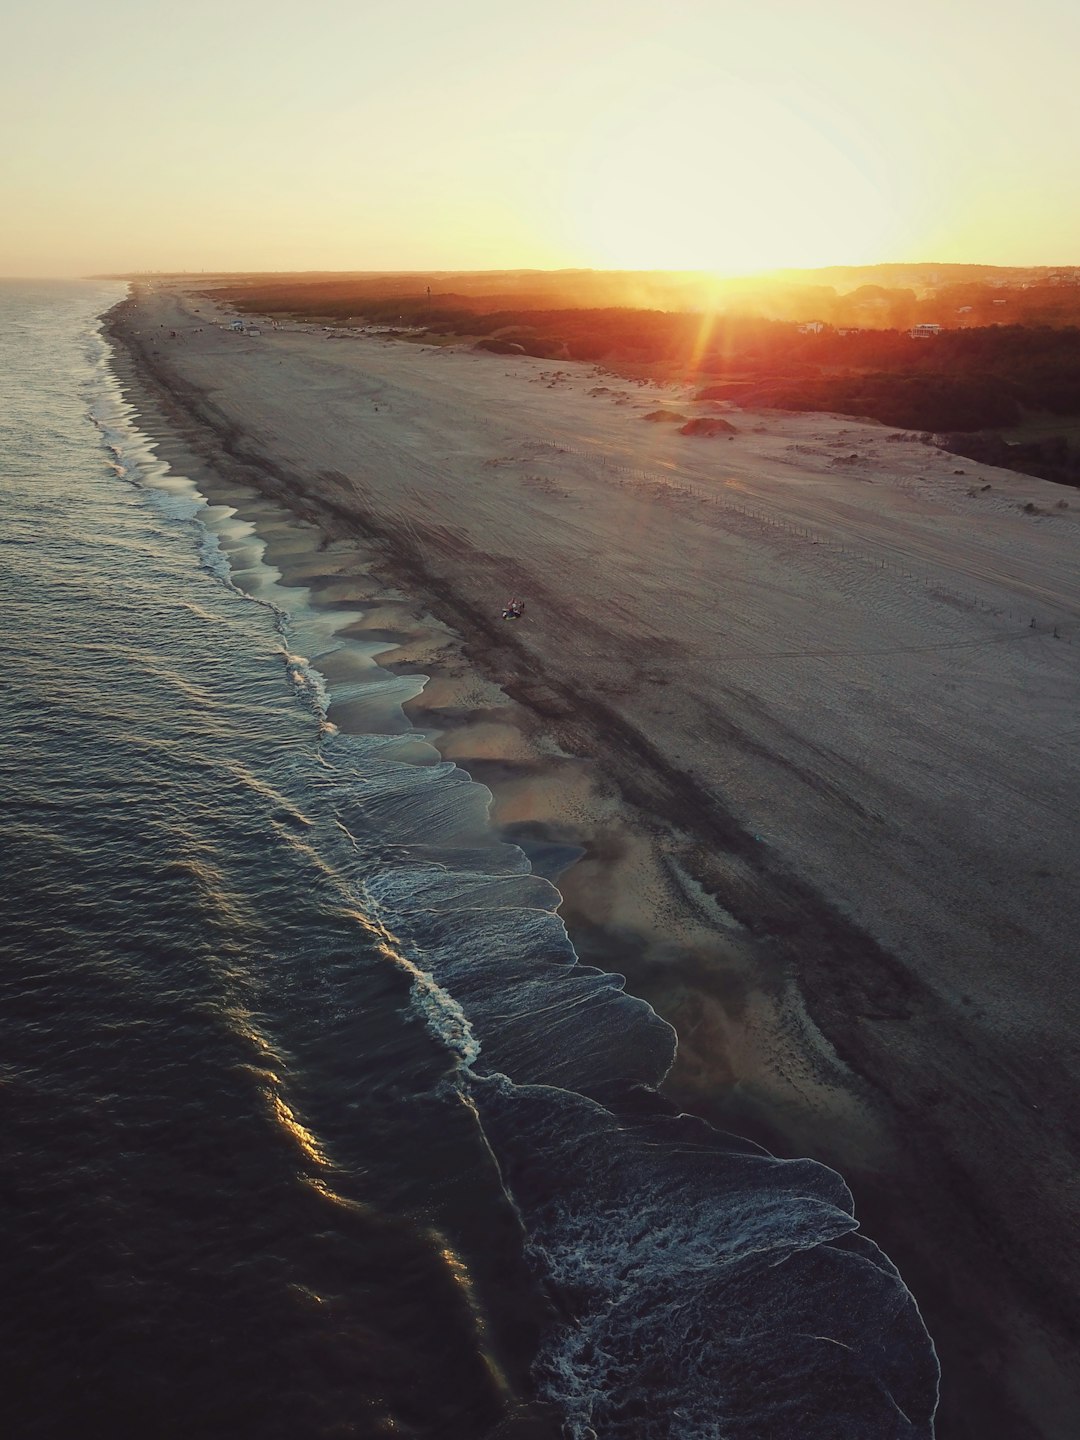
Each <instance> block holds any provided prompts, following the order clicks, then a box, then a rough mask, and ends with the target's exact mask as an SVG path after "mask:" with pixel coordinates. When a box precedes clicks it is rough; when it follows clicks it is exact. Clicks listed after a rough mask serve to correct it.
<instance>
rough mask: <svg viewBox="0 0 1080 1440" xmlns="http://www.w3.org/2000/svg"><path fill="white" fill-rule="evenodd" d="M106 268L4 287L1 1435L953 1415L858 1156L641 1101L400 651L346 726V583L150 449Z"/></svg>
mask: <svg viewBox="0 0 1080 1440" xmlns="http://www.w3.org/2000/svg"><path fill="white" fill-rule="evenodd" d="M120 293H121V292H120V289H119V287H115V286H108V285H95V284H86V285H49V286H44V285H33V284H17V285H10V284H9V285H5V286H3V287H0V375H3V377H4V379H3V382H2V383H3V385H4V388H5V394H4V401H3V405H4V420H5V422H6V424H7V426H8V431H9V434H8V438H7V439H6V442H5V446H4V449H3V451H2V452H0V477H2V482H3V498H4V507H3V513H2V515H0V594H2V604H3V610H4V625H3V630H2V637H3V640H2V643H3V651H4V660H5V664H4V678H5V684H4V686H3V688H2V690H0V706H2V710H3V714H2V730H0V734H2V747H0V803H2V805H3V813H4V817H5V826H4V832H5V833H4V842H5V843H4V881H5V891H6V904H5V910H4V919H3V927H4V933H3V941H4V944H3V955H4V959H3V969H2V972H0V987H2V990H0V1004H2V1012H0V1023H2V1027H3V1046H2V1051H0V1066H2V1070H0V1080H2V1084H3V1090H2V1094H3V1098H4V1111H3V1115H4V1124H3V1127H2V1130H0V1151H2V1154H0V1162H2V1163H0V1175H2V1177H3V1178H2V1182H0V1184H2V1190H0V1194H2V1197H3V1208H4V1222H3V1226H2V1231H0V1235H2V1238H0V1244H3V1246H4V1247H5V1256H4V1265H3V1281H4V1297H5V1303H4V1309H3V1315H4V1319H3V1329H4V1334H3V1347H2V1351H0V1371H2V1373H0V1422H2V1424H0V1428H2V1433H4V1434H9V1435H20V1436H21V1435H26V1436H48V1437H54V1436H55V1437H65V1440H66V1437H69V1436H71V1437H74V1436H87V1435H90V1436H96V1435H103V1436H104V1435H108V1436H111V1437H114V1440H124V1437H128V1436H132V1437H133V1436H143V1437H147V1440H154V1437H169V1436H174V1435H175V1436H180V1435H184V1436H192V1435H200V1436H219V1435H220V1436H226V1435H228V1436H230V1437H235V1440H242V1437H248V1436H251V1437H256V1436H258V1437H277V1436H281V1437H286V1436H288V1437H297V1440H301V1437H319V1436H326V1437H331V1436H333V1437H344V1436H365V1437H366V1436H369V1435H370V1436H375V1435H401V1436H414V1437H428V1436H431V1437H434V1436H439V1437H447V1440H457V1437H462V1440H465V1437H480V1436H483V1435H485V1434H487V1433H488V1432H490V1431H491V1430H492V1428H493V1427H495V1426H496V1425H497V1424H498V1423H499V1422H500V1421H501V1420H505V1418H506V1417H507V1416H508V1415H510V1414H511V1413H512V1412H514V1411H515V1407H516V1406H517V1404H518V1402H519V1401H521V1402H528V1401H529V1400H530V1398H531V1397H532V1396H533V1393H534V1390H535V1388H536V1387H539V1391H540V1393H541V1395H542V1396H544V1397H546V1398H547V1399H549V1400H550V1401H553V1402H554V1403H555V1404H556V1405H557V1407H558V1409H559V1412H560V1413H561V1414H562V1416H563V1417H564V1419H565V1424H566V1427H567V1429H566V1433H567V1434H568V1435H570V1436H573V1437H576V1440H585V1437H587V1436H588V1435H590V1434H591V1433H593V1432H595V1433H596V1434H597V1435H599V1436H600V1437H601V1440H632V1437H634V1440H636V1437H642V1440H654V1437H655V1440H669V1437H670V1440H674V1437H680V1440H698V1437H701V1440H704V1437H721V1436H723V1437H729V1436H730V1437H740V1440H742V1437H745V1440H751V1437H754V1440H765V1437H774V1436H775V1437H781V1436H783V1437H788V1436H790V1437H793V1440H794V1437H803V1440H813V1437H821V1440H825V1437H829V1440H834V1437H835V1440H845V1437H867V1440H869V1437H874V1440H879V1437H893V1436H926V1435H928V1434H929V1433H930V1417H931V1415H932V1411H933V1396H934V1386H935V1379H936V1370H935V1365H934V1360H933V1354H932V1350H931V1348H930V1346H929V1343H928V1341H927V1340H926V1337H925V1332H924V1331H923V1330H922V1327H921V1323H920V1322H919V1319H918V1316H917V1313H916V1312H915V1310H914V1306H913V1304H912V1302H911V1300H910V1296H908V1294H907V1291H906V1290H905V1289H904V1287H903V1285H902V1283H901V1282H900V1281H899V1278H898V1277H897V1276H896V1273H895V1271H894V1270H893V1269H892V1267H891V1266H890V1265H889V1264H888V1262H887V1261H886V1260H885V1259H884V1258H883V1257H882V1256H880V1254H879V1253H878V1252H877V1251H876V1250H875V1249H874V1247H873V1246H871V1245H869V1243H868V1242H865V1241H863V1240H861V1238H859V1237H858V1236H857V1235H856V1234H854V1233H853V1222H852V1220H851V1216H850V1202H849V1199H848V1196H847V1192H846V1189H845V1187H844V1186H843V1184H842V1182H841V1181H840V1180H839V1178H838V1177H836V1176H834V1175H833V1174H832V1173H831V1172H830V1171H828V1170H825V1169H823V1168H822V1167H820V1166H817V1165H813V1164H811V1163H809V1162H805V1163H781V1162H778V1161H775V1160H773V1159H772V1157H770V1156H767V1155H765V1154H764V1153H763V1152H761V1151H758V1150H757V1149H756V1148H755V1147H753V1146H750V1145H743V1144H741V1143H740V1142H737V1141H732V1140H730V1139H728V1138H726V1137H721V1136H718V1135H717V1134H716V1133H715V1132H713V1131H711V1130H709V1129H708V1128H707V1127H705V1126H704V1125H701V1124H699V1123H698V1122H696V1121H690V1120H688V1119H685V1118H684V1119H681V1120H675V1119H671V1118H669V1117H666V1116H664V1115H662V1114H658V1113H651V1111H652V1108H653V1107H650V1106H649V1105H648V1104H643V1102H642V1100H641V1095H642V1094H643V1093H644V1092H643V1090H642V1087H647V1086H650V1085H652V1084H654V1083H656V1081H658V1080H659V1078H660V1077H661V1076H662V1075H663V1073H664V1071H665V1069H666V1067H667V1065H668V1064H669V1063H670V1059H671V1054H672V1045H673V1037H672V1035H671V1032H670V1031H669V1029H668V1027H667V1026H666V1025H664V1024H663V1023H662V1022H661V1021H660V1020H658V1019H657V1017H656V1016H655V1015H654V1014H653V1013H652V1011H651V1010H649V1008H648V1007H647V1006H646V1005H644V1004H642V1003H641V1002H639V1001H636V1000H633V999H631V998H629V997H627V996H625V995H624V994H623V991H622V988H621V983H620V982H619V980H618V978H617V977H611V976H606V975H604V974H602V973H600V972H598V971H594V970H590V969H588V968H586V967H582V966H580V965H578V964H577V963H576V959H575V956H574V954H573V951H572V949H571V947H570V945H569V942H568V941H567V939H566V936H565V932H564V930H563V927H562V925H561V922H560V921H559V919H558V917H557V915H556V914H555V907H556V906H557V904H558V898H559V897H558V895H557V892H556V891H555V890H554V889H553V887H552V886H551V885H550V884H549V883H548V882H547V881H545V880H542V879H540V878H539V877H537V876H534V875H533V874H531V872H530V870H529V866H528V863H527V861H526V859H525V857H524V855H523V854H522V853H521V851H520V850H518V849H516V848H515V847H513V846H509V845H505V844H501V843H499V842H498V841H497V839H496V838H495V837H494V836H493V835H492V834H491V832H490V829H489V827H488V823H487V794H486V792H485V791H484V790H483V789H482V788H481V787H480V786H477V785H474V784H472V783H471V782H470V781H469V780H468V777H467V776H465V775H464V774H463V773H462V772H461V771H459V770H457V769H455V767H453V766H452V765H448V764H445V763H442V762H440V761H439V760H438V757H437V755H435V753H434V752H433V751H430V750H429V749H428V748H427V747H425V746H424V745H422V744H418V742H417V740H416V739H415V737H412V736H410V735H409V733H408V729H407V726H406V725H405V722H404V720H403V719H402V718H401V716H400V711H399V710H397V708H396V706H397V701H396V699H395V694H396V691H395V689H394V686H393V685H384V686H383V688H382V690H378V689H377V687H378V686H379V684H380V682H379V678H378V677H379V676H380V675H381V674H382V672H378V670H377V667H372V681H371V682H370V683H372V684H374V685H375V686H376V691H373V695H374V696H375V698H374V699H373V702H372V704H373V709H374V710H377V709H378V708H379V706H382V707H383V710H384V711H385V713H386V714H387V715H391V714H392V715H393V716H396V720H395V722H394V723H387V724H384V725H381V726H379V727H378V730H379V733H374V734H371V735H370V736H364V735H360V736H357V735H350V736H345V735H340V734H337V733H336V731H335V728H334V726H333V725H332V724H331V723H330V721H331V719H332V715H333V700H334V698H335V697H334V694H333V687H330V689H329V690H328V688H327V686H326V685H325V684H324V682H323V681H322V679H321V675H320V670H319V663H320V658H325V657H326V656H327V655H328V654H330V653H331V652H332V651H333V650H334V649H335V648H336V647H340V646H341V645H343V644H346V643H348V642H347V641H345V640H344V639H342V638H341V636H340V635H338V634H337V632H336V630H335V625H336V626H338V628H340V619H341V617H334V616H331V615H328V614H326V613H320V612H319V611H318V610H317V609H316V608H315V607H314V606H313V605H312V604H310V603H309V600H308V597H306V596H305V594H304V593H303V592H299V591H287V590H285V589H284V588H283V587H281V586H279V585H276V584H275V576H274V573H273V572H271V571H270V570H269V569H268V568H267V567H265V566H263V565H262V562H261V561H260V559H259V556H260V554H261V545H260V544H259V541H258V536H257V535H255V534H254V533H253V532H252V531H251V527H250V526H249V525H248V524H247V523H246V522H245V521H244V519H243V517H242V516H239V515H236V514H235V513H234V512H233V511H229V510H225V509H224V508H223V507H220V506H219V507H214V506H208V505H207V504H206V502H205V500H204V499H203V497H202V496H201V495H200V494H199V493H198V492H197V490H196V489H195V487H194V486H193V485H192V483H191V482H190V481H188V480H187V479H185V477H183V476H181V475H177V474H174V473H173V472H171V471H170V470H169V469H168V467H166V466H165V465H163V464H162V463H160V462H158V461H157V459H156V458H155V455H154V452H153V448H152V445H151V444H150V443H149V442H148V440H147V438H146V437H145V436H144V435H142V434H141V433H140V431H139V430H138V428H137V427H136V426H135V425H134V424H133V422H132V417H131V413H130V409H129V407H128V406H127V405H126V404H125V401H124V397H123V395H122V393H121V391H120V390H119V387H118V386H117V384H116V382H115V380H114V379H113V378H112V376H111V373H110V370H109V364H108V361H109V352H108V347H107V345H106V343H105V341H104V340H103V339H102V337H101V335H100V333H99V328H98V326H99V320H98V317H99V316H100V315H101V313H102V312H103V310H104V309H105V308H106V307H107V306H108V305H109V304H110V303H112V302H113V301H114V300H116V299H118V298H119V296H120ZM241 554H243V556H244V557H245V558H244V563H243V570H242V571H241V569H240V567H239V563H238V560H237V556H239V555H241ZM230 556H232V557H233V559H232V563H231V564H230ZM385 679H386V677H385V676H383V680H385ZM418 683H419V682H416V683H414V684H413V687H412V688H413V690H415V688H416V684H418ZM338 698H339V700H340V699H341V697H340V696H339V697H338ZM530 1377H532V1378H530Z"/></svg>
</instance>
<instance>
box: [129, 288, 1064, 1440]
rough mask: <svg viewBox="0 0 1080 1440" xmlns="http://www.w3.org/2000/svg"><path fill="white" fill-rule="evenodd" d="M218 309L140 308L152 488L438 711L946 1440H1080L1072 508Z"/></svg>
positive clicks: (644, 404) (605, 377)
mask: <svg viewBox="0 0 1080 1440" xmlns="http://www.w3.org/2000/svg"><path fill="white" fill-rule="evenodd" d="M228 318H229V317H228V316H227V315H226V314H225V313H224V312H221V311H219V310H218V309H217V308H216V307H215V306H214V304H213V303H212V301H210V300H208V299H207V298H206V297H205V296H200V295H197V294H194V293H184V292H183V291H182V290H180V289H179V288H169V287H167V286H164V285H158V286H156V287H155V288H152V289H151V288H149V287H146V286H142V285H140V286H138V287H136V289H135V298H134V300H133V301H129V302H128V303H127V304H126V305H124V306H122V307H120V309H119V310H118V311H116V312H114V314H113V317H112V320H111V322H110V323H111V333H112V334H113V337H114V340H115V341H116V342H117V345H118V351H117V369H118V373H119V375H120V377H121V380H122V381H123V383H124V384H125V385H126V386H127V388H128V394H129V398H130V399H131V400H132V401H133V402H134V403H135V404H136V406H137V407H138V409H139V412H140V423H141V424H142V425H143V427H144V428H145V429H146V430H147V431H149V432H150V433H151V434H154V435H155V436H157V437H159V442H160V443H159V453H160V454H161V455H162V456H163V457H164V458H166V459H169V460H172V461H174V463H175V464H176V465H177V467H178V468H182V469H183V470H184V471H185V473H188V474H191V475H192V476H193V477H194V478H196V479H197V480H198V482H199V484H200V486H201V488H202V489H203V490H204V492H205V493H206V494H207V495H208V496H209V497H210V498H211V499H212V500H213V501H214V502H215V503H219V504H228V505H233V506H235V507H236V508H237V509H238V510H240V511H241V513H242V514H243V515H244V516H245V518H248V519H252V520H253V521H254V522H255V523H256V528H257V529H258V530H259V533H260V534H261V535H263V536H264V538H266V539H267V541H268V546H269V548H268V552H267V558H268V559H270V560H271V562H272V563H273V564H275V565H276V566H277V567H278V568H279V569H280V570H281V572H282V575H283V577H284V580H285V582H286V583H296V584H304V585H307V586H309V587H310V588H311V589H312V590H313V592H315V593H316V594H317V595H318V597H319V599H320V601H321V602H322V603H324V604H326V605H328V606H340V607H341V608H342V609H343V610H344V609H346V608H351V609H353V610H356V609H358V608H359V609H362V611H363V617H364V618H363V620H362V621H360V622H359V623H358V624H357V625H356V626H355V628H356V629H357V630H358V631H360V632H362V633H363V634H365V636H366V637H367V638H369V639H371V640H373V641H381V642H385V651H384V652H383V653H382V654H381V655H380V657H379V663H380V664H382V665H384V666H386V667H387V668H389V669H391V670H392V671H395V672H396V673H397V674H399V675H401V676H409V677H415V676H418V675H423V676H427V677H429V679H428V682H427V684H426V685H424V686H423V688H422V689H421V686H420V683H419V682H416V681H413V682H412V684H411V689H410V690H409V693H411V694H412V696H413V698H412V699H410V700H408V703H407V705H406V713H407V714H408V715H409V718H410V719H411V720H412V722H413V723H414V724H415V725H416V726H417V727H418V728H419V729H420V730H422V731H423V732H424V734H425V735H426V736H427V737H429V738H430V739H432V740H433V741H434V742H435V744H436V745H437V746H438V747H439V749H440V750H441V752H442V754H443V755H444V756H446V757H447V758H450V759H453V760H454V761H456V762H457V763H458V764H459V765H461V766H462V767H463V768H464V769H466V770H467V771H468V772H469V773H470V774H471V775H472V776H473V777H474V778H476V779H478V780H481V781H483V782H484V783H485V784H487V785H488V786H489V787H490V788H491V790H492V794H493V797H494V798H493V809H492V814H493V818H494V820H495V822H496V823H497V824H498V825H499V826H500V827H502V829H503V831H504V833H505V834H506V836H507V837H508V838H512V839H515V840H517V841H518V843H520V844H522V846H523V847H524V848H525V849H526V851H527V852H528V853H529V854H530V856H531V857H532V858H533V863H534V868H536V869H538V870H539V871H541V872H542V873H547V874H551V875H556V876H558V877H559V887H560V889H561V891H562V893H563V896H564V905H563V910H562V913H563V916H564V918H565V920H566V923H567V926H568V929H569V931H570V934H571V936H572V938H573V939H574V941H575V943H576V945H577V947H578V950H579V953H580V954H581V955H582V956H583V957H585V958H587V959H590V960H592V961H593V962H594V963H596V964H600V965H602V966H604V967H605V968H608V969H611V970H617V971H619V972H620V973H623V974H625V975H626V977H627V988H628V989H629V990H630V991H631V992H632V993H634V994H637V995H640V996H642V997H643V998H645V999H647V1000H649V1001H650V1002H651V1003H652V1004H653V1005H654V1007H655V1008H656V1009H657V1011H658V1012H659V1013H660V1014H661V1015H663V1016H664V1017H665V1018H666V1019H668V1020H669V1021H670V1022H671V1023H672V1024H673V1025H674V1026H675V1028H676V1030H677V1032H678V1035H679V1056H678V1061H677V1063H676V1066H675V1068H674V1070H673V1071H672V1073H671V1075H670V1076H669V1078H668V1081H667V1083H666V1086H665V1089H666V1091H667V1093H668V1095H669V1096H670V1098H671V1099H672V1100H673V1101H674V1102H675V1103H677V1104H678V1105H680V1106H682V1107H684V1108H686V1109H689V1110H692V1111H694V1112H696V1113H698V1114H701V1115H704V1116H706V1117H708V1118H710V1119H712V1120H714V1121H715V1122H717V1123H718V1124H721V1125H723V1126H725V1127H727V1128H730V1129H733V1130H737V1131H740V1132H742V1133H746V1134H749V1135H751V1136H753V1137H754V1138H757V1139H760V1140H762V1141H763V1142H764V1143H766V1144H768V1145H769V1146H770V1147H771V1148H773V1149H774V1150H776V1151H777V1152H779V1153H783V1154H786V1155H796V1154H809V1155H813V1156H814V1157H815V1158H818V1159H821V1160H824V1161H826V1162H828V1163H830V1164H833V1165H835V1166H836V1167H837V1168H838V1169H839V1170H840V1171H841V1173H842V1174H843V1175H844V1177H845V1178H846V1180H847V1181H848V1183H849V1184H850V1185H851V1187H852V1190H853V1192H854V1194H855V1197H856V1203H857V1208H858V1213H859V1215H860V1217H861V1219H862V1222H863V1227H864V1229H865V1230H866V1232H867V1233H868V1234H869V1235H870V1236H871V1237H872V1238H873V1239H874V1240H876V1241H877V1242H878V1243H879V1244H880V1245H881V1246H882V1247H883V1248H884V1249H885V1251H886V1252H887V1253H888V1254H889V1255H890V1256H891V1257H892V1259H893V1260H894V1261H895V1262H896V1264H897V1265H898V1266H899V1268H900V1270H901V1273H902V1274H903V1275H904V1277H905V1279H906V1280H907V1282H908V1284H909V1285H910V1287H911V1289H912V1290H913V1292H914V1294H915V1296H916V1298H917V1300H918V1301H919V1304H920V1306H921V1308H922V1310H923V1313H924V1315H925V1317H926V1320H927V1324H928V1326H929V1329H930V1331H931V1334H932V1335H933V1336H934V1338H935V1341H936V1343H937V1346H938V1350H939V1353H940V1356H941V1361H942V1367H943V1384H942V1409H941V1414H940V1421H939V1434H940V1435H941V1436H944V1437H972V1440H974V1437H980V1440H987V1437H996V1436H1000V1437H1003V1440H1004V1437H1009V1440H1025V1437H1040V1440H1067V1437H1072V1436H1073V1435H1075V1434H1076V1433H1077V1428H1078V1426H1080V1362H1078V1360H1077V1354H1076V1347H1075V1337H1076V1334H1077V1327H1078V1326H1080V1298H1078V1297H1080V1265H1078V1262H1077V1259H1076V1252H1075V1247H1074V1246H1073V1244H1072V1240H1073V1236H1074V1234H1075V1232H1076V1227H1077V1222H1078V1221H1080V1122H1078V1121H1077V1118H1076V1107H1075V1096H1076V1086H1077V1076H1078V1074H1080V1040H1078V1038H1077V1037H1078V1035H1080V1025H1078V1020H1080V981H1078V980H1077V978H1076V976H1075V972H1074V965H1073V950H1074V944H1075V936H1076V934H1077V932H1078V920H1080V895H1078V892H1077V887H1076V885H1075V881H1074V879H1073V875H1072V862H1073V857H1074V855H1075V853H1076V850H1077V845H1078V841H1080V833H1078V825H1077V814H1078V811H1080V749H1078V745H1080V722H1078V721H1077V718H1076V717H1077V705H1078V701H1080V572H1078V569H1077V565H1076V559H1077V554H1078V549H1080V497H1077V496H1076V495H1075V492H1072V491H1068V490H1064V489H1062V488H1061V487H1058V486H1054V485H1052V484H1050V483H1049V482H1045V481H1040V480H1036V479H1029V478H1026V477H1024V476H1020V475H1016V474H1011V473H1008V472H1005V471H1001V470H996V469H991V468H989V467H983V466H979V465H976V464H974V463H973V462H970V461H964V460H958V459H957V457H955V456H952V455H948V454H945V453H944V452H941V451H937V450H935V449H934V448H932V447H931V446H928V445H926V444H923V443H920V442H919V441H918V440H916V439H914V438H911V437H902V436H896V435H895V434H894V432H891V431H889V430H888V429H887V428H885V427H882V426H879V425H876V424H868V423H860V422H857V421H853V420H850V419H845V418H843V417H832V416H825V415H799V416H794V415H788V414H779V413H775V412H761V413H751V412H745V413H744V412H741V411H738V410H734V409H724V410H723V411H720V410H718V409H716V408H715V407H712V406H706V405H701V404H698V403H696V402H694V401H693V400H692V398H691V392H690V391H689V390H687V389H685V388H680V387H675V386H673V387H667V388H664V389H661V388H660V387H657V386H655V385H650V384H642V383H637V382H631V381H625V380H622V379H620V378H618V377H616V376H613V375H611V374H608V373H605V372H604V371H603V370H602V368H601V367H597V366H592V365H586V364H572V363H569V362H552V361H542V360H534V359H530V358H527V357H523V356H516V355H514V356H497V355H491V354H481V353H477V352H474V351H471V350H469V349H467V348H461V347H447V348H436V347H434V346H428V345H423V344H412V343H408V342H406V341H404V340H401V339H391V338H386V337H385V336H380V335H375V334H355V335H350V336H347V337H343V338H332V337H331V335H330V334H329V332H326V331H323V330H321V329H320V328H318V327H315V326H307V327H299V326H292V327H284V328H273V327H271V326H270V325H269V324H263V325H262V326H261V327H260V332H261V333H259V334H258V335H246V334H236V333H231V332H230V331H229V330H228V329H227V328H226V325H227V320H228ZM658 409H666V410H670V411H673V412H676V413H678V414H681V415H685V416H687V417H695V416H700V415H718V416H719V415H722V417H723V418H724V419H726V420H727V421H728V422H729V423H730V424H732V425H733V426H734V427H735V433H734V434H733V435H732V436H731V437H730V438H729V437H728V436H726V435H718V436H715V437H702V436H687V435H682V434H680V433H679V427H678V426H677V425H676V424H674V423H671V422H665V421H655V422H651V423H650V422H649V421H647V419H646V417H647V416H648V415H649V414H651V413H652V412H654V411H656V410H658ZM283 509H284V511H285V512H287V515H286V517H285V519H284V520H283ZM513 593H516V594H519V595H521V596H523V597H524V599H525V601H526V610H525V615H524V617H523V619H522V620H521V621H519V622H512V623H511V622H506V621H504V620H503V619H502V618H501V609H502V606H503V604H504V602H505V600H506V599H507V597H508V596H509V595H511V594H513ZM328 678H330V679H336V678H337V679H340V678H342V677H334V676H331V677H328ZM344 678H347V677H344ZM406 688H408V687H406ZM330 718H331V719H332V720H333V721H334V723H335V724H337V725H338V726H339V727H340V728H341V729H343V730H349V729H355V730H363V729H364V728H365V725H367V724H369V723H370V720H371V717H370V715H368V714H365V713H363V711H361V710H360V709H359V708H355V709H350V706H349V702H348V701H345V702H343V703H341V704H340V705H338V706H336V707H333V708H332V710H331V716H330Z"/></svg>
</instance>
